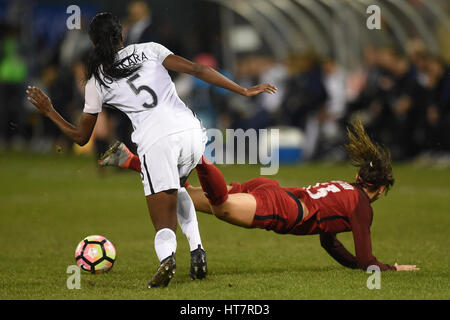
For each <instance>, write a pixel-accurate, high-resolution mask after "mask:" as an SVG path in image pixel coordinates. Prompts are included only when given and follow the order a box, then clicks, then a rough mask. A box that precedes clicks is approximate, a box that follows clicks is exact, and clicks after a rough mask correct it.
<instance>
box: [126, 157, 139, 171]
mask: <svg viewBox="0 0 450 320" xmlns="http://www.w3.org/2000/svg"><path fill="white" fill-rule="evenodd" d="M128 169H131V170H134V171H137V172H141V161H140V160H139V157H138V156H137V155H134V156H133V157H131V159H130V163H129V164H128Z"/></svg>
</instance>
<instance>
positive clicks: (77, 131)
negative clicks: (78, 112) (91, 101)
mask: <svg viewBox="0 0 450 320" xmlns="http://www.w3.org/2000/svg"><path fill="white" fill-rule="evenodd" d="M48 117H49V119H50V120H52V121H53V123H55V124H56V125H57V126H58V128H59V129H60V130H61V131H62V133H64V134H65V135H66V136H67V137H68V138H69V139H71V140H72V141H73V142H75V143H77V144H79V145H80V146H84V145H85V144H86V143H88V142H89V139H90V138H91V135H92V131H93V130H94V127H95V122H96V121H97V114H88V113H83V115H82V117H81V121H80V125H79V126H78V127H76V126H74V125H72V124H71V123H70V122H68V121H66V120H65V119H64V118H63V117H62V116H61V115H60V114H59V113H58V112H56V110H54V112H52V113H51V114H50V115H49V116H48Z"/></svg>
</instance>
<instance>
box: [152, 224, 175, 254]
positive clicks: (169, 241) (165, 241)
mask: <svg viewBox="0 0 450 320" xmlns="http://www.w3.org/2000/svg"><path fill="white" fill-rule="evenodd" d="M155 251H156V255H157V256H158V259H159V261H160V262H161V261H162V260H164V259H165V258H167V257H168V256H170V255H171V254H172V253H174V252H176V251H177V236H176V235H175V232H173V231H172V230H170V229H169V228H164V229H161V230H159V231H158V232H157V233H156V235H155Z"/></svg>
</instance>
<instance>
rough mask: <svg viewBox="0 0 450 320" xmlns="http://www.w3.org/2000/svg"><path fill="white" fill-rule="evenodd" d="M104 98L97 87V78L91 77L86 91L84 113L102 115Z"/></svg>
mask: <svg viewBox="0 0 450 320" xmlns="http://www.w3.org/2000/svg"><path fill="white" fill-rule="evenodd" d="M102 105H103V98H102V97H101V95H100V93H99V92H98V90H97V88H96V86H95V78H94V77H91V78H90V79H89V80H88V82H87V83H86V87H85V90H84V109H83V112H84V113H100V112H101V111H102Z"/></svg>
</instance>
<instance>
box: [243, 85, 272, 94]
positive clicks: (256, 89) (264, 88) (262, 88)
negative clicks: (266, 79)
mask: <svg viewBox="0 0 450 320" xmlns="http://www.w3.org/2000/svg"><path fill="white" fill-rule="evenodd" d="M276 91H277V88H275V87H274V86H273V85H271V84H268V83H263V84H258V85H257V86H253V87H251V88H248V89H246V90H245V93H244V95H245V96H246V97H253V96H256V95H258V94H260V93H263V92H266V93H270V94H274V93H275V92H276Z"/></svg>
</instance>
